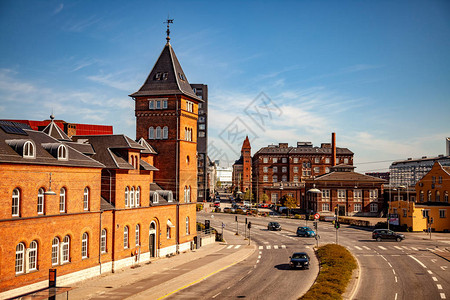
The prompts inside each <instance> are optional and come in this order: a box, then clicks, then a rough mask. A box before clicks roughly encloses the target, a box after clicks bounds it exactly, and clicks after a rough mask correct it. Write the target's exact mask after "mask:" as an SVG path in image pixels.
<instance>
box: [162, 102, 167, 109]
mask: <svg viewBox="0 0 450 300" xmlns="http://www.w3.org/2000/svg"><path fill="white" fill-rule="evenodd" d="M162 108H163V109H166V108H167V100H163V101H162Z"/></svg>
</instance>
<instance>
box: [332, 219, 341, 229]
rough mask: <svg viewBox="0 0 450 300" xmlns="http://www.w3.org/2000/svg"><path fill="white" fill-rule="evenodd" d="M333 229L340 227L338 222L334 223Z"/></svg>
mask: <svg viewBox="0 0 450 300" xmlns="http://www.w3.org/2000/svg"><path fill="white" fill-rule="evenodd" d="M334 227H335V228H336V229H339V228H340V227H341V224H339V222H338V221H336V223H335V224H334Z"/></svg>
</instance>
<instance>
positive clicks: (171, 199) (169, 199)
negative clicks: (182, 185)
mask: <svg viewBox="0 0 450 300" xmlns="http://www.w3.org/2000/svg"><path fill="white" fill-rule="evenodd" d="M167 201H169V202H172V201H173V193H172V191H169V193H168V194H167Z"/></svg>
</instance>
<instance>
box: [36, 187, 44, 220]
mask: <svg viewBox="0 0 450 300" xmlns="http://www.w3.org/2000/svg"><path fill="white" fill-rule="evenodd" d="M44 193H45V191H44V189H43V188H40V189H39V190H38V199H37V213H38V215H43V214H44V205H45V194H44Z"/></svg>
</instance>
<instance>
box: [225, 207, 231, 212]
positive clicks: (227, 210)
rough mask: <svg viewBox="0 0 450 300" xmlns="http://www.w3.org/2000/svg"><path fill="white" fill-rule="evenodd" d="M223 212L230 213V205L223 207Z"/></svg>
mask: <svg viewBox="0 0 450 300" xmlns="http://www.w3.org/2000/svg"><path fill="white" fill-rule="evenodd" d="M223 212H224V213H230V212H231V207H225V208H224V209H223Z"/></svg>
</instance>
